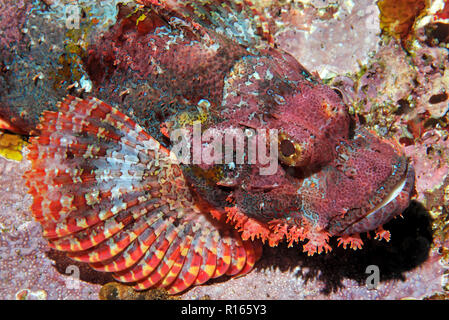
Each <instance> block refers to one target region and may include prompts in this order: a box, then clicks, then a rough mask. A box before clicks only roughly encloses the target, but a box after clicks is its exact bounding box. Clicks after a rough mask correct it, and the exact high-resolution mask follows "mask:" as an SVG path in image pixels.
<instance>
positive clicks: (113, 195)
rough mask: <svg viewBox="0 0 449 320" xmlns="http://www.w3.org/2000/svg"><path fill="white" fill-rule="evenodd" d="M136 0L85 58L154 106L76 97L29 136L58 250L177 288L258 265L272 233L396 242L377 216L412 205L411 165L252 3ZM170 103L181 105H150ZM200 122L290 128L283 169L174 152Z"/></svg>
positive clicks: (40, 212)
mask: <svg viewBox="0 0 449 320" xmlns="http://www.w3.org/2000/svg"><path fill="white" fill-rule="evenodd" d="M139 2H140V3H141V4H142V7H140V8H137V9H136V8H132V7H122V8H121V11H120V14H119V19H118V22H117V24H116V25H115V26H114V27H112V28H111V30H110V31H109V32H107V33H105V34H104V35H102V36H101V37H99V38H98V41H97V42H96V43H95V44H92V45H91V46H90V48H89V55H88V56H87V58H86V59H85V61H84V63H85V68H86V70H87V71H88V73H89V76H90V78H91V79H92V80H93V81H94V84H95V88H94V93H95V94H97V95H98V97H101V98H102V99H103V100H106V101H108V94H109V93H110V91H109V92H108V90H111V89H110V88H111V87H112V88H113V86H112V85H111V84H112V83H113V81H116V80H114V79H120V78H121V77H122V76H123V78H126V79H132V80H133V81H136V82H139V81H140V82H144V83H145V86H146V88H148V90H147V92H145V94H147V95H148V96H149V97H151V99H150V103H149V104H146V105H135V106H125V105H124V104H117V107H116V108H115V107H112V106H110V105H109V104H107V103H105V102H103V101H101V100H99V99H97V98H89V99H79V98H75V97H71V96H69V97H67V98H66V99H65V100H64V101H62V102H61V103H60V104H59V110H58V112H44V114H43V116H42V119H41V123H40V125H39V126H38V127H37V131H38V132H39V135H38V136H37V137H36V138H33V139H32V141H31V146H30V154H29V159H30V160H31V162H32V169H31V170H30V171H29V172H27V173H26V179H27V184H28V186H29V188H30V193H31V194H32V195H33V198H34V202H33V206H32V212H33V215H34V217H35V218H36V219H37V220H38V221H39V222H40V223H41V224H42V225H43V228H44V236H45V237H46V238H47V239H48V240H49V243H50V245H51V246H52V247H54V248H55V249H57V250H61V251H66V252H68V255H69V256H70V257H72V258H73V259H75V260H79V261H83V262H87V263H89V264H90V265H91V266H92V267H93V268H94V269H96V270H100V271H106V272H112V273H113V275H114V277H115V278H116V279H117V280H118V281H122V282H128V283H132V284H134V287H135V288H136V289H139V290H142V289H147V288H151V287H163V288H167V289H168V290H169V292H170V293H179V292H181V291H183V290H185V289H187V288H189V287H191V286H192V285H195V284H202V283H204V282H206V281H207V280H209V279H211V278H215V277H219V276H221V275H224V274H227V275H233V276H234V275H242V274H245V273H246V272H249V271H250V270H251V269H252V267H253V266H254V264H255V262H256V261H257V259H258V258H259V257H260V255H261V242H267V243H268V244H269V245H271V246H276V245H277V244H278V243H279V242H280V241H284V240H287V241H288V242H289V244H290V245H293V243H295V242H299V241H305V243H304V245H303V250H304V251H305V252H307V253H308V254H309V255H312V254H314V253H316V252H318V253H321V252H323V251H326V252H327V251H330V250H331V247H330V246H329V244H328V239H329V237H330V236H338V237H339V243H340V244H341V245H343V246H344V247H346V246H347V245H349V246H350V247H351V248H353V249H357V248H361V246H362V241H361V240H360V237H359V236H358V233H360V232H368V231H371V230H376V229H377V230H376V231H377V235H376V237H377V238H380V239H382V238H383V239H386V240H388V239H389V236H390V235H389V233H388V231H385V230H383V229H382V224H384V223H386V222H388V221H389V220H390V219H392V218H393V217H395V216H396V215H399V214H400V213H401V212H402V211H403V210H404V209H405V208H406V207H407V206H408V203H409V201H410V194H411V192H412V189H413V184H414V173H413V168H412V167H411V166H410V165H409V164H408V162H407V159H406V158H405V156H404V155H403V153H402V151H401V149H400V147H398V146H397V145H396V144H394V143H392V142H388V141H383V140H381V139H380V138H378V137H377V136H375V135H374V134H372V133H370V132H368V131H366V130H364V129H363V128H361V127H360V126H359V125H358V124H357V123H356V121H355V120H354V119H352V118H351V117H350V116H349V114H348V108H347V106H346V105H345V104H344V103H343V101H342V99H341V98H340V97H339V96H338V95H337V94H336V93H335V92H334V91H333V90H332V89H331V88H329V87H327V86H325V85H323V84H322V83H321V81H320V80H319V79H318V78H316V77H314V76H313V75H311V74H310V73H309V72H307V70H305V69H304V67H302V66H301V65H300V64H299V63H298V62H297V61H296V60H295V59H294V58H293V57H292V56H290V55H289V54H288V53H286V52H282V51H280V50H278V49H276V48H274V46H273V45H272V43H273V41H272V37H271V36H270V34H269V29H270V27H269V23H268V22H265V21H263V19H262V18H260V16H258V15H257V13H256V12H254V10H253V8H252V6H251V3H250V2H249V1H212V0H209V1H208V0H201V1H174V0H171V1H156V0H143V1H139ZM249 17H251V19H247V18H249ZM238 26H240V28H239V27H238ZM241 26H244V28H242V27H241ZM111 97H112V94H111ZM112 99H113V98H111V100H112ZM160 106H170V107H169V108H166V110H168V112H167V114H164V115H163V116H161V117H155V116H154V115H153V114H152V110H154V109H157V108H159V107H160ZM192 119H197V120H198V119H199V120H200V121H201V124H202V126H203V130H205V129H211V130H216V131H217V132H221V131H223V130H226V129H229V128H234V129H239V130H242V131H243V130H246V129H254V130H255V129H277V130H279V132H280V135H279V137H280V140H279V165H278V166H277V169H276V172H275V174H271V175H262V174H261V173H260V169H261V168H263V167H264V166H263V165H262V164H261V163H259V162H256V163H254V164H252V165H248V164H237V165H235V166H229V165H227V164H226V165H203V164H198V165H188V164H184V165H178V164H176V163H174V162H173V161H174V160H175V155H174V154H173V153H172V152H170V151H169V150H168V149H167V148H166V147H168V146H169V143H168V142H167V141H166V140H164V135H169V134H170V132H171V131H172V130H174V129H179V128H182V129H184V130H187V131H191V130H193V129H192V122H193V121H192ZM161 126H162V128H163V130H162V133H159V132H158V131H159V128H160V127H161ZM245 163H246V162H245Z"/></svg>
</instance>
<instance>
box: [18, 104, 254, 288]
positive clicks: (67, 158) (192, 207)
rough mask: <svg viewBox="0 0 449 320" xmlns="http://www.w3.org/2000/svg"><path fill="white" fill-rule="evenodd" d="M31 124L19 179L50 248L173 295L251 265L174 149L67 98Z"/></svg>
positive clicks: (101, 109)
mask: <svg viewBox="0 0 449 320" xmlns="http://www.w3.org/2000/svg"><path fill="white" fill-rule="evenodd" d="M39 129H40V131H41V136H39V137H37V138H34V139H32V143H31V146H30V153H29V155H28V157H29V159H30V160H31V164H32V165H31V169H30V170H29V171H28V172H27V173H26V174H25V177H26V179H27V185H28V187H29V189H30V193H31V195H32V196H33V204H32V207H31V210H32V213H33V216H34V217H35V218H36V220H37V221H39V222H40V223H41V224H42V226H43V229H44V236H45V237H46V238H47V239H48V241H49V243H50V245H51V246H52V247H53V248H55V249H57V250H60V251H65V252H67V253H68V255H69V256H70V257H71V258H72V259H74V260H77V261H81V262H86V263H89V264H90V265H91V266H92V268H93V269H95V270H99V271H106V272H112V273H113V276H114V278H115V279H117V280H118V281H121V282H126V283H133V284H134V286H135V288H136V289H140V290H141V289H147V288H151V287H163V288H167V289H168V290H169V292H170V293H172V294H174V293H179V292H181V291H184V290H186V289H188V288H189V287H191V286H193V285H195V284H203V283H205V282H206V281H208V280H209V279H210V278H215V277H219V276H221V275H224V274H228V275H239V274H242V273H245V272H247V271H249V270H250V269H251V268H252V266H253V265H254V262H255V261H254V260H257V258H256V257H257V255H258V254H257V253H256V250H255V248H256V247H253V246H252V245H250V244H249V243H247V242H245V241H243V240H242V239H241V235H240V234H239V233H238V232H236V231H235V230H234V229H233V227H232V226H228V225H226V224H225V223H224V222H222V221H217V220H214V219H213V218H212V216H211V215H210V214H209V212H203V211H201V209H199V208H198V207H197V206H196V204H195V202H194V200H193V197H192V194H191V191H190V189H189V187H188V185H187V183H186V181H185V179H184V176H183V174H182V170H181V168H180V167H179V166H178V165H177V164H175V163H174V162H173V160H174V155H173V154H171V153H170V152H169V151H168V150H167V149H165V148H163V147H162V146H161V145H160V144H159V143H158V142H157V141H156V140H154V139H153V138H152V137H151V136H149V135H148V134H147V133H145V132H144V131H143V130H142V128H141V127H140V126H138V125H137V124H136V123H135V122H134V121H132V120H131V119H130V118H128V117H127V116H126V115H124V114H122V113H121V112H120V111H118V110H117V109H115V108H113V107H111V106H109V105H108V104H106V103H104V102H102V101H100V100H97V99H95V98H90V99H87V100H81V99H78V98H74V97H68V98H67V99H66V100H64V101H63V102H62V103H60V105H59V112H45V113H44V115H43V118H42V121H41V124H40V126H39Z"/></svg>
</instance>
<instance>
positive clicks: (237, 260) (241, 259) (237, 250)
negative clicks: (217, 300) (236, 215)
mask: <svg viewBox="0 0 449 320" xmlns="http://www.w3.org/2000/svg"><path fill="white" fill-rule="evenodd" d="M230 241H231V248H232V260H231V266H230V267H229V269H228V271H227V272H226V274H227V275H228V276H235V275H237V274H239V273H240V271H242V269H243V268H244V267H245V264H246V250H245V247H244V245H243V240H242V239H241V238H240V235H239V234H238V233H237V231H234V232H233V237H231V238H230Z"/></svg>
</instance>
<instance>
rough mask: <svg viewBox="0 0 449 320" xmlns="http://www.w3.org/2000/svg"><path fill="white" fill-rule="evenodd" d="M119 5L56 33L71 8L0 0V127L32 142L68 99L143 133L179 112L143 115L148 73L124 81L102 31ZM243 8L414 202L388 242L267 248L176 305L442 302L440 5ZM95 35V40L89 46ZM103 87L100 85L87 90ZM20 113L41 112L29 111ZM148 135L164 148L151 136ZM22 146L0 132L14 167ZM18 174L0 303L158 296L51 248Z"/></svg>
mask: <svg viewBox="0 0 449 320" xmlns="http://www.w3.org/2000/svg"><path fill="white" fill-rule="evenodd" d="M127 2H130V1H114V2H113V3H112V2H111V4H110V5H107V6H106V5H104V4H98V3H97V4H94V3H93V2H90V3H89V2H86V1H83V2H82V8H83V10H82V16H81V20H80V28H79V29H75V30H71V29H68V28H67V26H66V24H65V22H66V20H65V11H64V10H65V9H64V8H66V6H67V4H68V1H45V3H44V2H39V1H34V2H31V1H24V0H22V1H19V2H18V3H17V5H16V6H13V5H11V2H9V1H1V0H0V15H1V16H2V17H9V18H8V19H2V21H1V22H0V31H2V32H1V33H0V119H2V120H7V121H8V122H9V123H8V124H2V122H1V121H0V128H4V129H8V130H9V131H13V132H18V133H21V134H24V133H30V132H31V133H37V132H36V131H33V129H34V128H35V125H36V124H37V121H38V116H39V115H40V113H41V111H42V110H44V109H45V110H55V107H54V106H55V105H56V101H59V100H61V98H63V96H65V95H66V93H72V94H78V95H86V94H95V95H96V96H98V97H99V98H102V99H108V101H109V102H110V103H113V104H120V105H122V108H123V110H127V111H129V113H130V114H131V115H134V116H135V117H137V118H141V119H143V123H144V124H145V127H154V126H152V124H153V123H154V122H155V121H156V122H159V121H160V119H165V118H167V115H169V114H171V113H173V110H178V108H179V107H180V105H181V103H180V101H171V100H170V99H168V98H167V104H165V105H153V109H152V111H151V112H146V111H144V110H145V106H147V105H151V103H152V102H151V98H150V97H151V96H152V95H154V93H152V92H150V91H151V88H149V87H148V85H146V84H145V83H143V82H142V81H141V78H142V74H143V75H145V72H147V71H148V70H144V69H145V68H144V67H142V65H141V64H140V63H139V61H129V64H130V65H132V72H129V70H128V68H127V66H126V65H124V64H125V63H124V62H123V61H126V56H128V55H129V50H131V49H132V48H133V45H135V43H133V37H132V36H131V35H130V34H128V33H126V35H125V34H122V33H121V31H123V29H120V28H119V27H117V26H116V27H113V28H112V29H110V28H109V27H110V26H114V25H116V21H117V16H119V17H120V14H119V13H120V8H122V9H123V8H125V7H126V6H124V4H125V3H127ZM253 2H254V3H255V4H256V5H257V6H258V7H259V8H260V10H261V11H262V12H263V13H264V14H265V16H266V18H267V19H268V20H275V23H274V24H270V26H269V28H271V31H272V33H273V35H274V37H273V39H274V42H275V43H276V45H277V46H278V47H280V48H283V49H285V50H286V51H288V52H289V53H290V54H292V55H293V56H294V57H295V58H296V59H297V60H299V61H301V63H302V64H304V66H305V67H306V68H307V69H308V70H309V71H311V72H312V73H313V74H315V73H318V74H319V75H320V76H321V77H322V78H324V79H325V80H326V82H328V83H329V84H331V85H332V86H334V87H335V90H336V91H337V93H338V94H339V95H341V96H342V97H343V98H344V100H345V101H346V102H347V103H348V104H349V105H350V107H351V113H352V114H353V115H354V116H356V117H358V118H359V120H360V121H361V122H362V123H363V124H364V125H365V126H366V127H368V128H370V129H371V130H373V131H374V132H376V133H377V134H378V135H380V136H382V137H387V138H393V139H396V140H397V141H399V143H400V144H401V145H402V146H403V147H404V149H405V152H406V155H407V156H408V157H409V158H410V160H411V162H412V163H413V166H414V168H415V171H416V188H415V189H416V190H415V192H416V194H415V197H414V198H415V200H416V201H417V202H413V203H412V205H411V206H410V207H409V209H408V210H407V211H406V212H404V213H403V216H404V219H401V218H399V219H395V220H393V221H392V222H390V223H389V224H388V226H387V227H386V228H387V229H388V230H390V231H391V234H392V237H391V241H390V242H388V243H386V242H379V241H375V240H374V239H372V238H373V236H374V234H371V239H370V238H368V237H366V236H363V237H362V240H363V242H364V249H363V250H359V251H356V252H352V250H351V251H350V252H348V251H345V250H342V249H341V248H337V243H336V242H335V241H334V240H332V241H331V242H330V243H329V245H330V246H331V247H332V248H333V251H332V252H331V253H328V254H327V255H325V256H320V257H307V256H306V255H304V254H302V253H300V252H299V250H298V248H297V247H293V248H287V247H286V246H284V245H282V244H281V245H280V246H279V247H277V248H269V247H266V248H264V251H265V253H264V255H263V257H262V259H261V261H260V262H259V263H258V264H257V265H256V269H255V270H254V271H253V272H251V273H250V274H248V275H246V276H245V277H241V278H235V279H224V280H227V281H222V280H212V281H210V282H208V283H207V284H206V285H205V286H201V287H195V288H193V289H192V290H189V291H188V292H186V293H185V294H183V295H182V296H181V298H184V299H198V298H202V297H204V296H207V297H210V298H211V299H235V298H239V299H404V298H416V299H422V298H429V299H440V298H445V297H446V298H447V292H448V289H449V288H448V285H447V282H445V279H447V278H448V273H449V272H448V263H449V236H448V234H449V230H448V221H449V218H448V214H449V145H448V144H449V138H448V136H449V115H448V110H449V103H448V102H449V97H448V92H449V71H448V70H449V69H448V68H449V65H448V64H449V60H448V56H449V53H448V43H449V41H448V39H449V32H448V30H449V28H448V25H449V21H448V19H449V4H448V3H447V2H444V1H441V0H432V1H430V0H429V1H424V0H401V1H387V0H383V1H379V3H377V2H376V1H374V0H361V1H356V2H352V1H340V0H329V1H314V0H303V1H271V0H257V1H253ZM117 3H122V4H123V6H122V5H119V6H117V5H116V4H117ZM404 8H407V9H410V10H404ZM31 9H32V10H31ZM122 14H125V13H123V12H122ZM128 14H129V12H128ZM140 16H142V15H140ZM132 19H134V18H132ZM141 19H142V20H140V21H142V23H141V24H140V27H139V28H144V29H145V28H151V25H149V24H148V20H147V21H146V22H145V18H144V17H142V18H141ZM132 22H133V23H137V21H135V20H132ZM36 26H38V27H36ZM121 27H124V28H125V29H126V25H125V26H121ZM128 31H129V30H128ZM98 34H103V35H104V37H103V38H102V40H101V42H97V44H96V45H95V44H94V43H95V42H96V41H98V40H96V37H97V35H98ZM115 37H117V38H115ZM123 37H125V39H126V37H129V38H128V39H127V41H126V42H125V43H124V44H123V45H122V46H120V45H117V43H114V41H115V40H116V39H122V40H123ZM94 39H95V40H94ZM99 48H106V49H105V50H104V51H101V49H99ZM113 53H114V54H113ZM116 54H117V55H116ZM117 56H119V57H120V58H119V63H118V62H117V61H116V57H117ZM98 67H100V68H98ZM139 72H140V73H139ZM100 82H103V83H105V85H104V86H103V87H101V86H98V83H100ZM31 105H38V107H36V108H29V107H27V106H31ZM194 109H196V105H195V104H193V105H190V106H188V107H187V109H186V110H183V111H188V112H189V113H186V114H190V113H191V111H192V110H194ZM11 115H14V116H11ZM17 115H19V116H17ZM155 119H158V120H155ZM150 134H151V135H152V136H154V137H156V138H157V139H158V140H160V141H164V137H163V134H162V133H160V132H159V128H158V127H154V128H153V129H152V131H150ZM22 144H24V143H23V141H22V140H20V139H18V138H17V137H12V136H10V135H9V133H7V134H2V135H1V136H0V148H2V149H1V152H2V154H3V155H7V156H8V157H10V158H15V159H17V160H19V158H20V155H18V151H19V149H20V148H21V145H22ZM27 170H29V163H28V162H27V161H22V162H20V163H15V162H10V161H6V160H4V159H0V174H1V177H0V182H1V185H0V188H1V189H2V190H0V191H1V192H0V195H1V196H0V203H2V206H1V208H0V227H1V233H0V273H1V277H0V278H1V279H2V280H1V281H2V286H1V288H0V297H1V298H6V299H97V298H98V297H101V298H104V299H117V298H119V299H156V298H166V296H165V294H164V292H160V291H157V292H148V293H136V292H134V291H131V290H129V289H128V288H127V287H122V286H119V285H117V284H107V283H109V282H110V281H112V279H111V278H109V277H108V276H105V275H104V274H101V273H97V272H94V271H92V270H90V269H89V268H86V267H84V266H83V265H81V264H77V263H75V262H73V261H72V260H69V259H67V258H66V257H65V256H64V255H61V254H59V253H57V252H56V251H54V250H51V249H49V248H48V246H47V244H46V241H45V240H44V239H43V238H42V236H41V231H40V227H39V225H38V224H37V223H36V222H34V221H33V219H32V218H31V215H30V211H29V206H30V205H31V203H32V200H31V198H30V196H29V195H27V193H26V189H25V187H24V180H23V178H22V174H23V173H24V172H25V171H27ZM370 265H376V266H378V267H379V269H380V274H381V279H380V282H379V284H378V285H377V287H376V289H369V288H368V286H367V282H366V281H367V278H368V276H369V274H368V273H366V267H367V266H370ZM71 270H72V271H73V270H78V271H79V272H80V277H81V281H79V282H77V281H75V282H73V278H71V277H69V276H68V275H69V274H71V273H72V271H71ZM5 279H9V280H8V281H6V280H5ZM105 284H107V285H106V286H104V287H103V288H102V289H101V287H102V285H105Z"/></svg>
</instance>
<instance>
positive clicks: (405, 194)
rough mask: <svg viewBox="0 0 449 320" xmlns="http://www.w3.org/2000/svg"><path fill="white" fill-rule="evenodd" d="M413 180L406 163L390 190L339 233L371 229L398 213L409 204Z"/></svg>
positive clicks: (411, 170)
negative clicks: (401, 175)
mask: <svg viewBox="0 0 449 320" xmlns="http://www.w3.org/2000/svg"><path fill="white" fill-rule="evenodd" d="M414 180H415V171H414V168H413V166H412V165H410V164H407V167H406V171H405V173H404V175H403V177H402V179H400V180H399V181H398V182H397V183H396V184H395V185H394V186H393V188H392V189H391V191H390V192H389V193H388V194H387V195H386V196H385V197H384V198H383V199H382V201H380V202H379V203H378V204H376V205H375V206H374V207H373V208H372V209H370V210H369V211H368V212H366V213H365V214H364V215H362V216H361V217H359V218H358V219H357V220H355V221H353V222H352V223H351V224H349V225H348V226H347V227H346V228H345V229H344V230H343V231H342V232H341V234H354V233H360V232H367V231H370V230H373V229H374V228H375V226H381V225H383V224H385V223H387V222H388V221H390V220H391V219H392V218H394V217H396V216H397V215H400V214H401V213H402V212H403V211H404V210H405V209H406V208H407V207H408V205H409V203H410V197H411V194H412V190H413V186H414Z"/></svg>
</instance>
